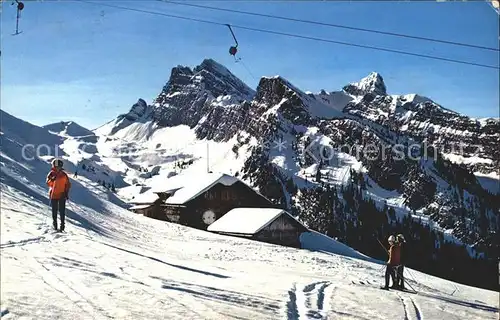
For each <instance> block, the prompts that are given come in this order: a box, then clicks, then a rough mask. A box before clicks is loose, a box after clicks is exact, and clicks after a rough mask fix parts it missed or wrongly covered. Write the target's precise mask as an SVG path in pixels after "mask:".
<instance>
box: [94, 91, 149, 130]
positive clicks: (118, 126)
mask: <svg viewBox="0 0 500 320" xmlns="http://www.w3.org/2000/svg"><path fill="white" fill-rule="evenodd" d="M152 113H153V107H152V106H149V105H148V104H147V102H146V101H144V99H141V98H139V100H137V102H136V103H135V104H134V105H132V107H131V108H130V110H129V111H128V112H127V113H123V114H120V115H119V116H118V117H116V119H114V120H112V121H110V122H108V123H106V124H104V125H103V126H101V127H99V128H97V129H96V130H94V131H95V133H96V134H98V135H114V134H115V133H116V132H118V131H120V130H122V129H124V128H126V127H128V126H129V125H131V124H132V123H134V122H145V121H147V120H150V116H151V115H152Z"/></svg>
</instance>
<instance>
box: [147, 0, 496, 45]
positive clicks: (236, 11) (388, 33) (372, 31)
mask: <svg viewBox="0 0 500 320" xmlns="http://www.w3.org/2000/svg"><path fill="white" fill-rule="evenodd" d="M156 1H158V2H163V3H166V4H174V5H180V6H188V7H193V8H200V9H208V10H215V11H223V12H231V13H237V14H245V15H250V16H256V17H263V18H270V19H277V20H285V21H292V22H300V23H307V24H313V25H319V26H325V27H332V28H341V29H348V30H355V31H361V32H369V33H376V34H383V35H386V36H393V37H400V38H408V39H414V40H422V41H430V42H436V43H442V44H448V45H454V46H461V47H469V48H475V49H482V50H490V51H495V52H499V51H500V49H497V48H492V47H486V46H480V45H475V44H470V43H462V42H456V41H449V40H442V39H435V38H428V37H421V36H413V35H408V34H403V33H396V32H387V31H381V30H375V29H366V28H359V27H352V26H346V25H340V24H333V23H326V22H319V21H312V20H304V19H298V18H292V17H284V16H277V15H272V14H265V13H258V12H250V11H242V10H235V9H227V8H220V7H212V6H206V5H201V4H194V3H186V2H177V1H170V0H156Z"/></svg>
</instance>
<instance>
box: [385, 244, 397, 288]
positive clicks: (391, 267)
mask: <svg viewBox="0 0 500 320" xmlns="http://www.w3.org/2000/svg"><path fill="white" fill-rule="evenodd" d="M388 242H389V245H390V246H391V247H390V248H389V260H388V261H387V265H386V268H385V286H384V287H383V288H382V289H386V290H388V289H389V277H390V278H391V279H392V287H391V288H395V287H397V283H396V267H397V266H399V264H400V259H401V248H400V246H399V244H398V243H396V238H395V237H394V236H393V235H391V236H390V237H389V239H388Z"/></svg>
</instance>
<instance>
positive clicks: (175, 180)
mask: <svg viewBox="0 0 500 320" xmlns="http://www.w3.org/2000/svg"><path fill="white" fill-rule="evenodd" d="M237 182H241V183H244V182H243V181H241V180H240V179H238V178H236V177H234V176H230V175H228V174H225V173H196V174H179V175H176V176H173V177H171V178H168V179H166V180H165V182H164V183H163V186H161V187H157V188H154V189H153V192H155V193H169V194H171V196H170V197H168V198H167V199H166V200H165V203H166V204H185V203H186V202H188V201H190V200H192V199H194V198H196V197H198V196H199V195H201V194H202V193H204V192H205V191H207V190H209V189H210V188H212V187H213V186H215V185H216V184H218V183H220V184H223V185H225V186H232V185H233V184H235V183H237ZM249 188H251V187H250V186H249ZM252 190H253V189H252ZM255 192H256V193H258V192H257V191H255Z"/></svg>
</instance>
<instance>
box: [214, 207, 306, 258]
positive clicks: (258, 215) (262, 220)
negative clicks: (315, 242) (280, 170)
mask: <svg viewBox="0 0 500 320" xmlns="http://www.w3.org/2000/svg"><path fill="white" fill-rule="evenodd" d="M207 230H208V231H211V232H215V233H219V234H224V235H230V236H236V237H244V238H249V239H253V240H258V241H263V242H268V243H272V244H278V245H283V246H289V247H295V248H301V244H300V236H301V234H302V233H303V232H308V231H309V229H307V227H305V226H304V225H303V224H302V223H300V222H299V221H297V219H295V218H294V217H293V216H291V215H290V214H289V213H288V212H287V211H285V210H283V209H275V208H236V209H233V210H231V211H229V212H228V213H226V214H225V215H224V216H223V217H221V218H220V219H218V220H217V221H215V222H214V223H212V224H211V225H210V226H208V228H207Z"/></svg>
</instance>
